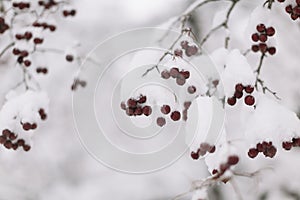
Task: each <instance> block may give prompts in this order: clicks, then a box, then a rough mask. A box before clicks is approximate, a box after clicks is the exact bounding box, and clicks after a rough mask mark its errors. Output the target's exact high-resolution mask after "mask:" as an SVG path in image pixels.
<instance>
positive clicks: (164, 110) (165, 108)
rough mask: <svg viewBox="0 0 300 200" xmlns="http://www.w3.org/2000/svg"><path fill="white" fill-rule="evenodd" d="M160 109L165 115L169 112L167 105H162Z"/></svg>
mask: <svg viewBox="0 0 300 200" xmlns="http://www.w3.org/2000/svg"><path fill="white" fill-rule="evenodd" d="M160 111H161V113H163V114H165V115H167V114H169V113H170V112H171V108H170V106H169V105H163V106H162V107H161V108H160Z"/></svg>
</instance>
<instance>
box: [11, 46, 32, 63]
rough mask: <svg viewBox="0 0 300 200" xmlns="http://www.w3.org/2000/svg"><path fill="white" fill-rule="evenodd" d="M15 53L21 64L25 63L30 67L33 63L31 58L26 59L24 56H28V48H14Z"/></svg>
mask: <svg viewBox="0 0 300 200" xmlns="http://www.w3.org/2000/svg"><path fill="white" fill-rule="evenodd" d="M13 54H14V55H15V56H18V58H17V62H18V63H19V64H22V63H23V64H24V65H25V67H29V66H30V65H31V61H30V60H24V58H26V57H27V56H28V55H29V53H28V51H26V50H20V49H18V48H14V49H13Z"/></svg>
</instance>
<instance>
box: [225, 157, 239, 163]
mask: <svg viewBox="0 0 300 200" xmlns="http://www.w3.org/2000/svg"><path fill="white" fill-rule="evenodd" d="M239 160H240V159H239V157H238V156H229V157H228V160H227V163H228V164H229V165H236V164H237V163H238V162H239Z"/></svg>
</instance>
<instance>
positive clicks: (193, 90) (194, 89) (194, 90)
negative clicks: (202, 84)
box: [187, 85, 197, 94]
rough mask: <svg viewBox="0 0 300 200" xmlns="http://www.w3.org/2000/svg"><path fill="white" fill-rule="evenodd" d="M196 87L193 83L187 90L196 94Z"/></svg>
mask: <svg viewBox="0 0 300 200" xmlns="http://www.w3.org/2000/svg"><path fill="white" fill-rule="evenodd" d="M196 90H197V89H196V87H195V86H193V85H191V86H189V87H188V88H187V91H188V93H190V94H194V93H195V92H196Z"/></svg>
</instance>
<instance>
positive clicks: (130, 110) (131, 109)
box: [126, 108, 134, 116]
mask: <svg viewBox="0 0 300 200" xmlns="http://www.w3.org/2000/svg"><path fill="white" fill-rule="evenodd" d="M126 114H127V115H128V116H132V115H133V114H134V109H133V108H126Z"/></svg>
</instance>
